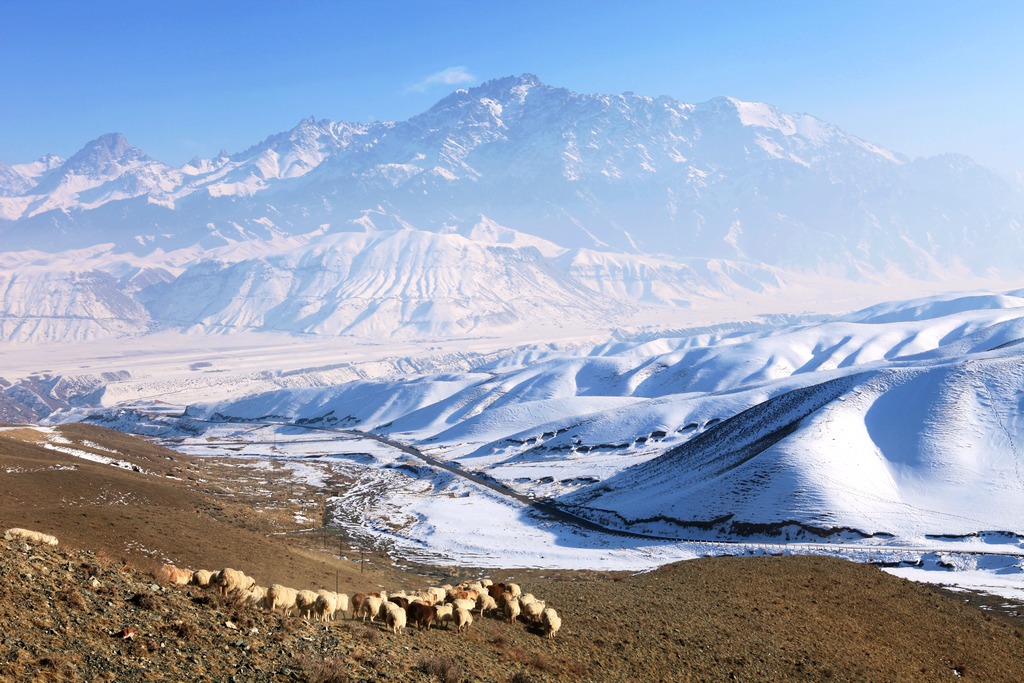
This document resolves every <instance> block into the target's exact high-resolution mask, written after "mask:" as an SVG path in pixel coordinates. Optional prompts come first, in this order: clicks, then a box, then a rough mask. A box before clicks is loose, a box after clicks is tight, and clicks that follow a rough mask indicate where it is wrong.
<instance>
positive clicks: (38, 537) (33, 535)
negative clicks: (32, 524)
mask: <svg viewBox="0 0 1024 683" xmlns="http://www.w3.org/2000/svg"><path fill="white" fill-rule="evenodd" d="M4 540H6V541H16V540H17V541H26V542H28V543H34V544H35V545H57V537H56V536H51V535H50V534H44V533H43V532H41V531H32V530H31V529H21V528H18V527H14V528H12V529H8V530H7V531H5V532H4Z"/></svg>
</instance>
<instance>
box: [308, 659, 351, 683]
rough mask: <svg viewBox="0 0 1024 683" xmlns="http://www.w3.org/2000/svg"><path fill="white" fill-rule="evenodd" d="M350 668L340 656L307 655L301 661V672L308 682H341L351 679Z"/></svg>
mask: <svg viewBox="0 0 1024 683" xmlns="http://www.w3.org/2000/svg"><path fill="white" fill-rule="evenodd" d="M351 669H352V667H351V666H350V665H349V664H348V663H347V662H346V661H345V660H344V659H341V658H340V657H327V658H324V659H317V658H316V657H307V658H306V659H304V660H303V661H302V673H303V674H304V675H305V680H306V681H308V683H343V682H344V681H349V680H351V673H352V671H351Z"/></svg>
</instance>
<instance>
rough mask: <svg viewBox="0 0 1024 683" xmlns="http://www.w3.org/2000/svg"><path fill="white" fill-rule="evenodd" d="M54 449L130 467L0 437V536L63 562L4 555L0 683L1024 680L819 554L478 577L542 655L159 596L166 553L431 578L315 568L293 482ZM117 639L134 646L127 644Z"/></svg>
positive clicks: (895, 583)
mask: <svg viewBox="0 0 1024 683" xmlns="http://www.w3.org/2000/svg"><path fill="white" fill-rule="evenodd" d="M78 430H82V431H78ZM62 434H63V435H64V436H65V437H67V438H68V439H69V440H71V441H74V442H76V443H78V446H76V447H80V448H86V447H87V446H83V445H82V443H81V442H82V441H83V440H84V441H88V442H90V443H93V444H95V445H96V446H98V449H97V451H98V452H100V453H107V454H109V451H110V450H117V451H118V452H119V453H121V455H120V456H118V457H120V458H123V459H126V460H131V462H133V463H134V464H136V465H137V466H138V467H139V469H140V470H142V471H140V472H133V471H130V470H125V469H120V468H116V467H113V466H111V465H105V464H100V463H92V462H90V461H87V460H82V459H81V458H75V457H73V456H67V455H64V454H62V453H60V452H57V451H52V450H47V449H43V448H42V447H41V446H40V445H39V444H38V443H34V442H33V440H32V437H33V432H31V431H30V430H19V431H17V432H12V431H0V468H3V472H4V474H3V475H2V476H0V525H2V526H3V528H7V527H10V526H27V527H29V528H36V529H38V530H40V531H44V532H46V533H51V534H54V535H56V536H58V537H59V538H60V539H61V546H60V547H59V548H56V549H54V548H49V547H44V548H40V547H33V546H27V545H25V544H24V543H21V542H17V541H10V542H5V541H0V628H2V637H0V680H4V681H6V680H40V681H46V680H76V681H77V680H126V681H131V680H152V681H226V680H232V679H234V680H238V681H295V680H311V681H349V680H352V681H385V680H387V681H436V680H443V681H500V682H506V681H516V682H517V683H526V682H527V681H535V682H536V681H595V682H603V681H636V680H641V681H680V680H709V681H717V680H745V681H773V680H803V681H821V680H836V681H857V680H871V681H949V680H975V681H1020V680H1024V637H1022V633H1021V628H1020V626H1018V625H1015V624H1014V623H1011V622H1010V621H1007V620H1004V619H1003V618H1001V617H999V616H997V615H993V614H990V613H986V612H983V611H980V610H978V609H975V608H973V607H970V606H969V605H966V604H964V602H963V599H962V598H952V597H949V596H947V595H944V594H942V593H940V592H938V591H936V590H934V589H932V588H930V587H927V586H923V585H919V584H913V583H910V582H907V581H904V580H902V579H898V578H896V577H893V576H891V575H888V574H885V573H884V572H882V571H880V570H878V569H876V568H874V567H869V566H862V565H855V564H852V563H848V562H844V561H841V560H835V559H828V558H818V557H770V558H765V557H761V558H738V557H727V558H709V559H704V560H696V561H692V562H684V563H679V564H675V565H670V566H666V567H662V568H661V569H659V570H657V571H654V572H649V573H645V574H639V575H634V576H627V575H606V574H598V573H594V572H541V571H536V570H534V571H522V570H508V571H493V572H490V573H491V575H492V576H493V577H494V578H495V579H497V580H507V579H513V580H517V581H519V582H520V583H521V584H522V585H523V587H524V590H527V591H530V592H533V593H534V594H536V595H537V597H538V598H540V599H545V600H547V602H548V605H549V606H553V607H555V608H556V609H557V610H558V611H559V613H560V614H561V615H562V618H563V626H562V630H561V631H560V632H559V633H558V635H557V637H556V638H555V639H553V640H548V639H545V638H543V637H541V636H540V635H539V633H538V632H537V631H536V630H535V629H532V628H529V627H526V626H524V625H523V624H514V625H513V624H509V623H506V622H503V621H499V620H497V619H494V618H477V620H476V622H475V623H474V624H473V625H472V626H471V627H470V629H469V631H468V632H467V633H465V634H461V635H460V634H456V633H455V632H454V630H451V631H446V630H445V629H431V630H430V631H428V632H423V633H418V632H415V631H412V630H407V631H406V632H405V633H403V634H401V635H397V636H396V635H392V634H390V633H387V632H385V631H384V630H383V629H381V628H380V627H379V626H376V625H369V624H366V625H364V624H363V623H361V622H358V621H357V622H352V621H347V620H345V621H340V622H335V623H333V624H331V625H329V626H324V625H316V624H308V623H305V622H303V621H302V620H301V619H298V618H295V617H281V616H278V615H268V614H266V613H265V612H263V611H260V610H255V609H251V608H248V607H243V606H241V605H240V604H237V603H235V602H233V601H231V600H222V599H220V598H219V597H218V596H216V595H215V594H214V593H213V592H211V591H208V590H205V589H200V588H196V587H181V588H175V587H171V588H166V587H165V588H159V587H154V586H153V583H152V582H153V577H152V575H151V573H149V572H150V571H151V570H152V568H154V567H155V566H156V565H157V564H159V561H162V560H163V559H165V558H166V559H171V560H173V561H175V562H176V563H177V564H180V565H183V566H190V567H201V566H202V567H209V568H219V567H220V566H223V565H230V566H234V567H236V568H239V569H243V570H245V571H246V572H247V573H249V574H252V575H254V576H255V577H256V578H257V579H258V580H259V583H260V584H262V585H267V584H268V583H271V582H281V583H286V584H289V585H292V586H294V587H297V588H307V587H309V588H315V587H318V586H320V585H327V586H328V587H330V588H333V584H334V582H335V580H336V577H337V580H339V581H340V583H341V585H342V590H345V591H346V592H349V593H351V592H353V591H355V590H366V589H368V588H373V587H375V586H377V585H382V586H385V587H387V588H388V589H390V590H394V589H396V588H417V587H423V586H425V585H427V584H428V583H431V582H435V583H436V582H439V581H440V580H441V579H440V578H439V577H440V575H441V573H440V572H437V571H436V570H435V571H434V574H435V577H434V579H433V580H428V579H427V578H425V577H424V576H423V575H422V574H411V573H408V572H404V571H400V570H398V569H395V568H393V567H386V566H381V565H380V564H379V563H375V564H374V566H373V568H372V570H371V572H369V573H367V574H363V575H360V574H359V571H358V563H356V562H353V561H352V560H351V559H345V560H342V559H339V558H337V557H334V556H331V555H328V554H325V553H321V552H319V550H318V546H319V540H318V538H317V536H316V535H312V536H311V535H295V534H288V533H286V532H291V531H294V528H295V527H296V526H297V525H296V523H295V521H294V512H295V508H296V506H299V507H302V506H303V505H308V501H310V500H314V501H315V500H317V499H318V498H319V497H320V496H321V495H322V494H323V492H318V491H313V490H308V491H307V490H294V489H295V488H296V487H297V488H302V486H300V485H297V484H295V483H294V482H289V483H287V487H290V488H289V490H288V491H286V492H284V493H283V494H282V492H280V491H278V490H277V488H276V487H277V486H285V485H286V484H285V482H284V481H283V480H281V481H278V482H276V484H275V480H274V478H273V472H269V473H268V472H267V471H265V470H258V471H254V470H252V469H247V468H245V467H239V466H238V462H237V461H233V462H231V463H221V462H218V461H214V460H206V459H190V458H187V457H184V456H181V455H179V454H176V453H173V452H170V451H166V450H163V449H160V448H157V447H154V446H152V445H150V444H146V443H145V442H142V441H139V440H138V439H134V438H132V437H126V436H123V435H119V434H113V433H109V432H105V431H104V430H98V429H95V428H89V427H83V426H74V427H65V428H62ZM69 468H74V469H69ZM254 472H256V473H254ZM169 474H173V475H175V476H173V477H170V476H167V475H169ZM268 482H269V483H268ZM268 491H269V493H268ZM296 501H307V502H306V503H301V502H296ZM256 503H258V504H259V506H260V507H265V508H266V509H267V511H266V512H254V511H253V510H252V507H253V505H254V504H256ZM306 511H307V512H309V508H306ZM331 545H333V542H332V543H331ZM76 548H80V549H81V550H78V549H76ZM466 573H467V574H468V573H469V572H468V571H467V572H466ZM229 622H230V626H229V625H228V623H229ZM130 628H133V629H134V633H135V635H134V637H132V638H130V639H125V638H123V637H121V635H122V634H123V632H124V630H125V629H130ZM958 677H959V678H958Z"/></svg>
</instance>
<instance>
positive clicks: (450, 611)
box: [434, 605, 455, 628]
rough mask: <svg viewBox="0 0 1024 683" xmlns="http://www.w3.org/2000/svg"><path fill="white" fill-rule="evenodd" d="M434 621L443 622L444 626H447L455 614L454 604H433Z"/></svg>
mask: <svg viewBox="0 0 1024 683" xmlns="http://www.w3.org/2000/svg"><path fill="white" fill-rule="evenodd" d="M434 615H435V621H437V623H438V624H444V627H445V628H448V624H449V623H450V622H451V620H452V618H453V617H454V616H455V606H454V605H435V606H434Z"/></svg>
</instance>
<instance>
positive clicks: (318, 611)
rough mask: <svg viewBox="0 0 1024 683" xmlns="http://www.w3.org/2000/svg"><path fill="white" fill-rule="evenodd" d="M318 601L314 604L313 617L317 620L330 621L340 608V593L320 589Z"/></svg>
mask: <svg viewBox="0 0 1024 683" xmlns="http://www.w3.org/2000/svg"><path fill="white" fill-rule="evenodd" d="M316 593H317V596H316V602H315V603H314V604H313V618H314V619H316V620H317V621H330V620H331V619H332V618H334V613H335V612H336V611H337V610H338V594H337V593H334V592H331V591H328V590H323V589H321V590H318V591H317V592H316Z"/></svg>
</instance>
